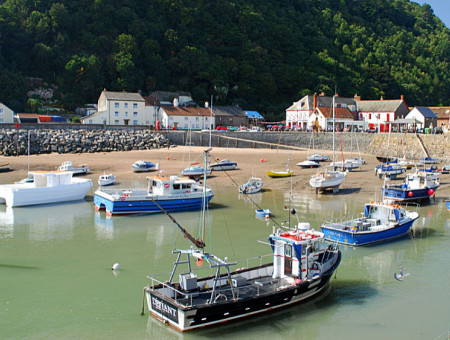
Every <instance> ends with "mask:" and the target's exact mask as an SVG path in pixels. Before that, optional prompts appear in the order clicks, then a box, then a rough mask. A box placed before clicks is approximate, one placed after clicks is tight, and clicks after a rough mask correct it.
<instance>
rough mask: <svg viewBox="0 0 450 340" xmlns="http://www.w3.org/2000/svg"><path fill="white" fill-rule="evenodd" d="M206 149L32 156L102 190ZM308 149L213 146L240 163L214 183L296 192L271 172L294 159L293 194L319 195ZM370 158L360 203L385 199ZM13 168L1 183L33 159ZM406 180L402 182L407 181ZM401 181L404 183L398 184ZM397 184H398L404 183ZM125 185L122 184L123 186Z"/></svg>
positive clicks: (36, 165) (360, 183) (344, 188)
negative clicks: (145, 165) (150, 166)
mask: <svg viewBox="0 0 450 340" xmlns="http://www.w3.org/2000/svg"><path fill="white" fill-rule="evenodd" d="M203 150H204V148H203V147H187V146H177V147H170V148H169V149H167V148H165V149H156V150H144V151H127V152H110V153H90V154H89V153H88V154H56V153H55V154H44V155H32V156H30V169H31V170H54V169H56V168H57V167H58V166H59V165H61V164H62V162H64V161H69V160H71V161H73V164H74V167H77V166H79V165H81V164H87V165H88V166H89V167H90V168H91V173H90V174H88V175H86V177H87V178H91V179H92V180H93V182H94V188H96V187H97V179H98V176H100V175H102V174H103V173H110V172H112V173H113V174H114V175H115V176H116V177H117V178H118V181H119V182H120V180H121V179H122V180H124V179H126V180H129V179H136V180H138V181H139V182H141V183H142V186H146V177H147V176H149V175H152V174H156V172H155V171H152V172H146V173H133V172H132V170H131V165H132V164H133V163H134V162H135V161H137V160H140V159H141V160H145V161H151V162H153V163H159V165H160V169H161V170H164V171H165V172H166V174H169V175H179V174H180V172H181V171H182V169H184V168H186V167H187V166H188V165H189V164H191V163H200V165H202V164H203V156H202V151H203ZM317 152H318V153H321V154H322V155H327V156H330V158H331V157H332V152H331V151H326V150H322V151H320V150H317ZM308 155H309V153H308V151H292V150H278V151H277V150H270V149H235V148H213V149H212V151H211V162H213V163H214V162H215V161H216V160H221V159H230V160H232V161H235V162H237V163H238V168H237V169H236V170H232V171H226V172H224V171H213V173H212V175H211V176H209V177H208V184H210V185H212V186H213V187H214V188H217V187H220V186H226V187H229V186H237V184H243V183H245V182H246V181H247V180H248V178H249V177H251V176H256V177H260V178H262V179H263V181H264V189H265V190H290V189H291V178H289V177H287V178H269V177H268V176H267V175H266V173H265V171H266V170H285V169H286V163H287V160H288V158H289V156H290V162H289V168H290V169H291V170H293V171H294V175H293V176H292V191H293V193H295V192H303V193H305V192H310V193H311V195H314V194H315V191H314V189H313V188H311V187H310V185H309V179H310V176H311V175H313V174H315V173H317V171H318V169H302V168H300V167H298V166H296V163H298V162H302V161H304V160H306V157H307V156H308ZM361 156H362V157H363V158H364V159H365V160H366V164H364V165H363V166H362V167H361V168H360V169H357V170H353V171H351V172H349V173H348V174H347V178H346V179H345V181H344V183H343V184H342V185H341V193H342V194H350V195H355V197H358V199H362V200H366V199H371V198H374V197H375V192H376V193H377V195H378V197H379V196H380V190H381V186H382V184H383V180H381V179H379V178H378V177H376V176H375V173H374V167H375V166H376V165H378V164H380V163H379V162H378V161H377V159H376V158H375V156H373V155H367V154H362V155H361ZM344 157H345V158H349V157H359V155H357V154H352V155H350V154H347V153H344ZM336 159H337V160H340V159H342V154H341V153H340V152H339V153H338V152H336ZM3 162H7V163H9V164H10V167H11V169H12V170H11V171H9V172H3V173H0V183H1V184H6V183H12V182H13V181H17V180H20V179H22V178H24V177H26V176H27V169H28V157H27V156H19V157H0V163H3ZM402 178H403V176H400V177H399V179H402ZM398 181H399V180H398ZM398 181H396V182H398ZM449 182H450V175H445V174H443V175H442V177H441V186H440V188H439V190H438V191H437V194H436V196H437V197H438V198H440V197H441V198H442V197H447V196H449V195H450V185H449ZM119 185H120V184H119Z"/></svg>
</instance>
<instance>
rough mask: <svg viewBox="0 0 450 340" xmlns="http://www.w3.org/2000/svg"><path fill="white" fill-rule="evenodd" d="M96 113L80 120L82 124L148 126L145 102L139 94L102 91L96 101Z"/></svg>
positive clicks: (148, 119) (148, 117)
mask: <svg viewBox="0 0 450 340" xmlns="http://www.w3.org/2000/svg"><path fill="white" fill-rule="evenodd" d="M97 105H98V111H97V112H95V113H94V114H92V115H89V116H86V117H83V118H81V121H82V123H83V124H106V125H150V124H151V120H150V118H151V117H150V116H149V114H148V111H147V110H146V105H145V100H144V98H143V97H142V96H141V95H140V94H139V93H128V92H113V91H106V90H103V91H102V93H101V94H100V97H99V99H98V104H97Z"/></svg>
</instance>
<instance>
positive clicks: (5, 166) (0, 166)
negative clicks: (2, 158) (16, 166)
mask: <svg viewBox="0 0 450 340" xmlns="http://www.w3.org/2000/svg"><path fill="white" fill-rule="evenodd" d="M9 170H11V169H10V167H9V163H1V164H0V171H1V172H3V171H9Z"/></svg>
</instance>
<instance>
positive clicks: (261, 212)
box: [255, 209, 272, 218]
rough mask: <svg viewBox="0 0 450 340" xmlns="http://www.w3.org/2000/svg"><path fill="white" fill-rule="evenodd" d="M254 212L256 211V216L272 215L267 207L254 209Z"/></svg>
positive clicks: (266, 216) (265, 216) (267, 216)
mask: <svg viewBox="0 0 450 340" xmlns="http://www.w3.org/2000/svg"><path fill="white" fill-rule="evenodd" d="M255 213H256V217H260V218H269V217H270V215H272V213H271V212H270V210H269V209H256V210H255Z"/></svg>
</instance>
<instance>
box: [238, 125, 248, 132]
mask: <svg viewBox="0 0 450 340" xmlns="http://www.w3.org/2000/svg"><path fill="white" fill-rule="evenodd" d="M238 131H248V128H247V127H245V126H240V127H239V129H238Z"/></svg>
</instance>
